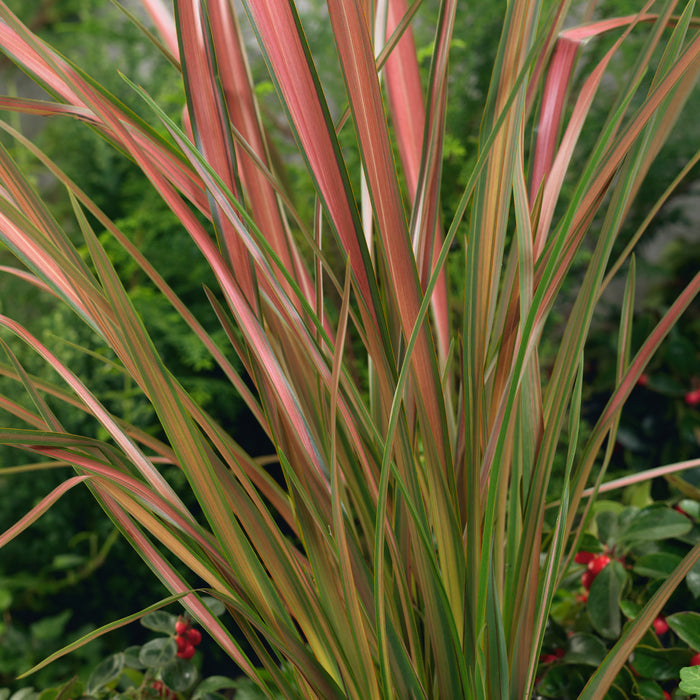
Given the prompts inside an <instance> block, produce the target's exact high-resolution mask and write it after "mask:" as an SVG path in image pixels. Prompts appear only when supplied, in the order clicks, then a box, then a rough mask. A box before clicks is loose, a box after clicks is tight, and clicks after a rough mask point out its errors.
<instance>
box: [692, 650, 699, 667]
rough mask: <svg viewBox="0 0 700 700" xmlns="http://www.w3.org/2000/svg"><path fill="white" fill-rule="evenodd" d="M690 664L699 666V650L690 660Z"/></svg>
mask: <svg viewBox="0 0 700 700" xmlns="http://www.w3.org/2000/svg"><path fill="white" fill-rule="evenodd" d="M690 665H691V666H700V652H698V653H697V654H695V656H693V658H692V659H691V660H690Z"/></svg>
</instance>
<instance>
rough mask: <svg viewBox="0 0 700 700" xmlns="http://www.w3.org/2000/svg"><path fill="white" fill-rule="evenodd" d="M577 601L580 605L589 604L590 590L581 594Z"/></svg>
mask: <svg viewBox="0 0 700 700" xmlns="http://www.w3.org/2000/svg"><path fill="white" fill-rule="evenodd" d="M586 573H588V572H586ZM584 576H585V574H584ZM576 600H577V601H578V602H579V603H587V602H588V590H586V591H585V592H584V593H579V594H578V595H577V596H576Z"/></svg>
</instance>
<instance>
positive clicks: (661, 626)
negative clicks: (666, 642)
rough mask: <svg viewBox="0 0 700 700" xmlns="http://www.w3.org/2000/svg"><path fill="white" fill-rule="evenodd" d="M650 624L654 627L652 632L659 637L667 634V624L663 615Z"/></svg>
mask: <svg viewBox="0 0 700 700" xmlns="http://www.w3.org/2000/svg"><path fill="white" fill-rule="evenodd" d="M651 624H652V626H653V627H654V632H656V634H658V635H659V636H661V635H662V634H666V632H668V622H666V618H665V617H664V616H663V615H659V616H658V617H657V618H656V619H655V620H654V622H652V623H651Z"/></svg>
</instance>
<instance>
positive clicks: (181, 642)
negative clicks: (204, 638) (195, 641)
mask: <svg viewBox="0 0 700 700" xmlns="http://www.w3.org/2000/svg"><path fill="white" fill-rule="evenodd" d="M189 643H190V642H189V640H188V639H187V637H181V636H180V635H179V634H178V635H177V637H175V644H177V650H178V651H184V649H185V647H186V646H187V645H188V644H189Z"/></svg>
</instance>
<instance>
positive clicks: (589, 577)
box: [581, 571, 595, 600]
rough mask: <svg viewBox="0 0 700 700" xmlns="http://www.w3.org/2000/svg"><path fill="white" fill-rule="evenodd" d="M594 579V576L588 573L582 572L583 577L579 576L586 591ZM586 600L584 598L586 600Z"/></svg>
mask: <svg viewBox="0 0 700 700" xmlns="http://www.w3.org/2000/svg"><path fill="white" fill-rule="evenodd" d="M594 578H595V574H594V573H591V572H590V571H584V572H583V575H582V576H581V585H582V586H583V587H584V588H585V589H586V590H588V589H589V588H590V587H591V584H592V583H593V579H594ZM587 599H588V598H586V600H587Z"/></svg>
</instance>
